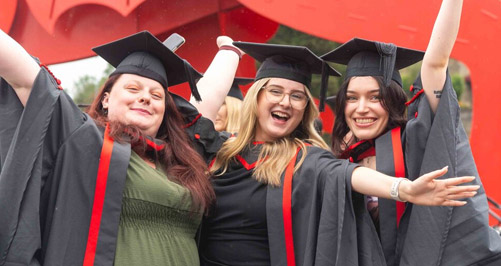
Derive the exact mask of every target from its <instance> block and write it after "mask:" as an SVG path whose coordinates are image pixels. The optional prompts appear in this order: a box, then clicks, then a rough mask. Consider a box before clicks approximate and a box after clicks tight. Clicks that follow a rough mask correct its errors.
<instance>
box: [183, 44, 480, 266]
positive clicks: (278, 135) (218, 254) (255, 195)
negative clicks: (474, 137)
mask: <svg viewBox="0 0 501 266" xmlns="http://www.w3.org/2000/svg"><path fill="white" fill-rule="evenodd" d="M234 45H235V46H237V47H238V48H240V49H242V50H243V51H244V52H246V53H247V54H249V55H250V56H252V57H254V58H256V59H258V60H259V61H262V64H261V67H260V68H259V70H258V72H257V74H256V81H255V82H254V84H253V85H252V86H251V87H250V89H249V90H248V92H247V94H246V97H245V99H244V103H243V110H242V116H241V127H240V130H239V133H238V135H237V136H236V137H232V138H229V139H228V140H226V142H224V144H223V145H222V147H221V148H220V149H218V150H215V151H213V153H212V154H211V153H210V151H209V149H206V150H205V154H206V156H208V157H211V156H213V160H212V161H211V163H210V171H211V173H213V179H212V182H213V186H214V191H215V193H216V202H215V204H214V205H213V206H212V207H211V209H210V210H209V215H208V217H207V218H205V219H204V221H203V223H202V228H201V230H200V231H201V234H200V238H199V253H200V262H201V265H295V264H297V265H346V264H347V263H351V264H352V265H386V262H385V261H384V255H383V252H382V249H381V246H380V244H379V241H378V238H377V235H376V232H375V231H374V230H373V227H371V226H372V225H371V224H369V223H359V221H357V220H356V219H355V214H356V212H358V211H360V210H361V208H362V207H360V206H353V202H352V201H351V193H352V190H355V191H358V192H361V193H368V194H374V195H378V196H379V197H386V198H390V197H393V198H394V199H397V200H403V201H407V200H408V201H412V202H414V203H416V204H426V205H445V206H449V205H453V206H460V205H462V204H463V203H462V202H461V201H457V199H459V198H463V197H469V196H472V195H473V194H475V192H474V190H475V189H476V187H475V186H461V187H455V185H457V184H459V183H463V182H468V181H469V180H471V178H470V177H465V178H458V179H456V180H455V181H452V180H449V181H447V182H444V181H440V180H435V178H437V177H439V176H441V175H443V174H445V173H446V172H447V170H446V169H442V170H438V171H435V172H431V173H429V174H426V175H424V176H422V177H421V178H419V179H417V180H416V181H414V182H410V181H408V180H406V179H398V178H392V177H389V176H386V175H383V174H380V173H378V172H376V171H373V170H370V169H368V168H364V167H358V166H357V165H355V164H351V163H349V162H347V161H346V160H337V159H335V158H334V156H333V154H332V153H331V152H330V151H329V148H328V146H327V145H326V143H325V142H324V141H323V140H322V138H321V137H320V136H319V134H318V133H317V132H316V130H315V128H314V123H313V121H314V120H315V118H317V117H318V109H317V107H316V106H315V104H314V102H313V98H312V96H311V93H310V91H309V87H310V82H311V75H312V73H318V74H320V73H322V74H323V75H324V76H325V75H337V72H335V71H334V70H333V69H332V68H330V67H328V66H327V65H326V64H325V63H324V62H323V61H322V60H321V59H320V58H318V57H317V56H315V55H314V54H313V53H311V51H310V50H308V49H307V48H306V47H297V46H287V45H270V44H257V43H242V42H236V43H234ZM201 93H202V94H203V92H201ZM221 95H224V93H221ZM205 101H206V102H205ZM204 102H205V103H207V104H211V103H212V102H213V101H212V100H211V98H206V99H204V100H203V101H202V102H201V103H202V104H203V103H204ZM207 129H208V127H205V128H204V129H203V130H204V131H203V130H202V129H201V128H198V129H197V128H194V129H192V130H191V131H192V132H191V134H194V135H196V134H199V135H202V134H205V136H204V138H206V140H207V143H211V142H212V141H210V140H209V139H208V137H206V136H207V135H208V134H209V135H210V134H211V133H208V131H207ZM217 136H220V135H217ZM217 136H215V137H217ZM201 138H202V137H201ZM449 185H451V186H452V187H454V188H453V189H452V187H449V188H446V187H448V186H449ZM451 189H452V190H454V191H455V192H454V193H452V194H449V193H450V192H452V190H451Z"/></svg>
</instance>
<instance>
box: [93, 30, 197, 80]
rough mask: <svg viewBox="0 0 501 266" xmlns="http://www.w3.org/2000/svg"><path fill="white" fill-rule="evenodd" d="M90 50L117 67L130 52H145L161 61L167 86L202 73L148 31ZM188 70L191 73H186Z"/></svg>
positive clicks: (195, 77) (194, 77)
mask: <svg viewBox="0 0 501 266" xmlns="http://www.w3.org/2000/svg"><path fill="white" fill-rule="evenodd" d="M92 50H93V51H94V52H95V53H96V54H97V55H99V56H100V57H102V58H103V59H104V60H106V61H107V62H108V63H110V64H111V65H112V66H114V67H117V66H118V65H119V64H120V62H122V60H124V59H125V58H126V57H127V56H129V55H130V54H132V53H135V52H147V53H149V54H151V55H152V56H154V57H156V58H158V59H159V60H160V61H161V62H162V64H163V66H164V68H165V72H166V75H167V80H168V86H174V85H177V84H181V83H184V82H187V81H190V75H191V76H192V77H191V78H193V79H195V80H196V79H199V78H201V77H202V74H200V73H199V72H198V71H196V70H195V69H194V68H193V67H192V66H191V65H190V64H189V63H188V62H187V61H186V60H184V59H182V58H181V57H179V56H178V55H176V54H175V53H174V52H172V51H171V50H170V49H169V48H167V47H166V46H165V45H164V44H163V43H162V42H161V41H159V40H158V39H157V38H156V37H155V36H153V35H152V34H151V33H150V32H148V31H142V32H138V33H136V34H133V35H131V36H128V37H125V38H122V39H119V40H116V41H113V42H110V43H107V44H104V45H101V46H98V47H94V48H92ZM185 67H186V68H187V69H185ZM188 71H190V72H191V73H188Z"/></svg>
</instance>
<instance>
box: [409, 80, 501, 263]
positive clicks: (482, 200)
mask: <svg viewBox="0 0 501 266" xmlns="http://www.w3.org/2000/svg"><path fill="white" fill-rule="evenodd" d="M408 115H409V118H410V119H409V121H408V123H407V126H406V129H405V148H404V149H405V161H406V167H407V174H408V177H409V178H410V179H415V178H417V177H418V176H420V175H422V174H424V173H427V172H430V171H433V170H436V169H440V168H442V167H444V166H446V165H447V166H449V171H448V173H447V174H446V175H445V176H444V177H442V178H449V177H454V176H467V175H472V176H476V179H475V180H474V181H473V182H472V184H478V185H482V183H481V181H480V177H479V175H478V172H477V168H476V166H475V161H474V159H473V155H472V152H471V147H470V144H469V141H468V136H467V135H466V133H465V130H464V127H463V124H462V122H461V119H460V108H459V105H458V100H457V96H456V93H455V91H454V89H453V87H452V82H451V78H450V76H449V74H447V79H446V82H445V85H444V88H443V92H442V96H441V98H440V102H439V105H438V108H437V111H436V113H435V114H433V112H432V111H431V108H430V105H429V103H428V101H427V99H426V97H425V95H424V93H423V94H421V95H420V96H419V97H418V98H417V100H416V101H414V102H413V103H412V104H411V105H410V106H409V109H408ZM466 201H467V204H466V205H465V206H462V207H426V206H417V205H412V204H408V208H410V216H409V217H408V221H407V223H408V227H407V229H406V230H407V233H406V236H405V240H404V243H403V245H402V246H401V251H400V252H401V254H402V255H401V260H400V265H473V264H477V263H481V262H483V263H486V265H491V264H488V263H487V262H489V263H491V262H492V263H493V264H492V265H498V264H497V263H499V264H501V238H500V236H499V235H498V234H496V233H495V231H494V230H493V229H492V228H490V227H489V224H488V205H487V200H486V195H485V190H484V188H483V187H481V188H480V189H479V191H478V193H477V195H475V196H474V197H473V198H469V199H467V200H466ZM482 265H483V264H482Z"/></svg>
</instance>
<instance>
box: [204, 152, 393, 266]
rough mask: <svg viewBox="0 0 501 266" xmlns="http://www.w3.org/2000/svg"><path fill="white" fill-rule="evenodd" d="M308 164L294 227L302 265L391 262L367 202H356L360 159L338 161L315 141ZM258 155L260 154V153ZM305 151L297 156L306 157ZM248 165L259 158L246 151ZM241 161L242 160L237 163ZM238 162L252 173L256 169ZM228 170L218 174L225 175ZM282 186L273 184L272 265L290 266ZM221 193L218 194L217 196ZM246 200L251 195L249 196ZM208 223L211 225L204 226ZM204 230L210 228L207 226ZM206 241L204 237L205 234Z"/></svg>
mask: <svg viewBox="0 0 501 266" xmlns="http://www.w3.org/2000/svg"><path fill="white" fill-rule="evenodd" d="M307 149H308V151H307V155H306V158H305V161H304V163H303V164H302V165H301V167H300V168H299V169H298V171H297V172H296V173H295V174H294V176H293V179H292V180H293V181H292V195H291V198H292V205H291V206H292V228H293V241H294V253H295V259H296V260H295V261H296V265H304V266H307V265H371V266H372V265H381V266H383V265H386V262H385V260H384V254H383V251H382V249H381V244H380V243H379V239H378V236H377V233H376V231H375V228H374V225H373V224H372V221H371V220H370V217H369V218H368V219H366V218H364V217H363V216H361V215H358V216H357V215H355V212H363V211H364V204H363V199H362V201H352V198H351V196H352V190H351V175H352V172H353V170H354V169H355V167H357V166H356V165H355V164H351V163H349V162H348V161H346V160H338V159H336V158H334V155H333V154H332V153H331V152H330V151H327V150H324V149H321V148H318V147H313V146H309V147H307ZM254 154H255V153H254ZM301 155H302V151H300V152H299V154H298V156H297V160H296V163H297V162H298V161H299V160H300V158H301ZM241 156H242V157H243V158H245V160H246V162H247V164H248V165H252V164H253V163H255V161H256V159H257V158H256V157H255V156H254V157H252V155H251V156H248V155H247V154H241ZM235 164H237V165H238V163H235ZM244 168H245V167H244V166H243V165H242V164H240V169H237V168H236V167H232V170H234V171H235V172H236V173H237V174H238V175H247V176H248V178H252V177H251V176H252V171H253V168H250V169H247V168H245V169H244ZM225 175H230V176H231V175H233V173H232V172H227V173H225V174H224V175H223V176H218V177H217V178H221V179H224V178H225ZM281 182H282V185H281V186H280V187H271V186H268V187H267V192H266V219H267V231H268V243H269V252H270V260H271V265H274V266H275V265H277V266H280V265H288V264H287V254H286V247H285V233H284V220H283V212H282V196H283V193H282V191H283V182H284V174H282V176H281ZM216 198H217V195H216ZM244 201H245V200H244ZM202 226H203V227H204V226H207V225H206V224H203V225H202ZM204 230H210V228H205V227H204ZM201 241H204V238H203V237H202V238H201Z"/></svg>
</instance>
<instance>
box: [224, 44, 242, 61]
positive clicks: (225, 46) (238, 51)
mask: <svg viewBox="0 0 501 266" xmlns="http://www.w3.org/2000/svg"><path fill="white" fill-rule="evenodd" d="M221 50H228V51H233V52H235V53H236V54H237V55H238V58H239V59H242V52H241V51H240V50H239V49H238V48H237V47H235V46H231V45H221V47H219V51H221Z"/></svg>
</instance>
